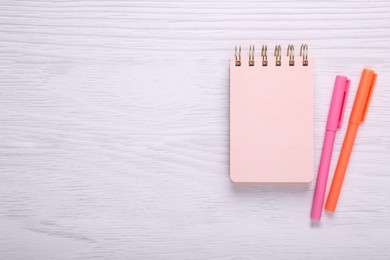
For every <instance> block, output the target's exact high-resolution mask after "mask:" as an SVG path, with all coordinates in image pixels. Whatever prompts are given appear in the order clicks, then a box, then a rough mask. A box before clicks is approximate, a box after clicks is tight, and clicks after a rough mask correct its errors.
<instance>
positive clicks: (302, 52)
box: [299, 44, 309, 66]
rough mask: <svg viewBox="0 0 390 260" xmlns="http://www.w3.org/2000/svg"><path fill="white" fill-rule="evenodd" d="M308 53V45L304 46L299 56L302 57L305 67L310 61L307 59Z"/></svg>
mask: <svg viewBox="0 0 390 260" xmlns="http://www.w3.org/2000/svg"><path fill="white" fill-rule="evenodd" d="M308 52H309V48H308V47H307V44H302V45H301V51H300V54H299V56H302V65H303V66H308V65H309V61H308V59H307V56H308Z"/></svg>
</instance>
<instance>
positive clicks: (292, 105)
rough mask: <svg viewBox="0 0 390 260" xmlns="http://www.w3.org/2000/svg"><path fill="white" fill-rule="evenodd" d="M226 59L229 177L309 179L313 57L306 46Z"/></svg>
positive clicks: (252, 49) (285, 180)
mask: <svg viewBox="0 0 390 260" xmlns="http://www.w3.org/2000/svg"><path fill="white" fill-rule="evenodd" d="M273 54H274V55H272V56H270V57H269V56H268V55H267V46H266V45H263V46H262V49H261V55H258V56H257V55H255V46H250V48H249V55H248V56H246V55H245V56H241V47H239V48H237V47H236V49H235V56H234V57H233V58H232V59H231V60H230V179H231V180H232V181H233V182H236V183H308V182H310V181H311V180H312V179H313V170H314V169H313V87H314V67H313V65H314V64H313V59H312V58H311V57H309V56H308V47H307V45H306V44H304V45H301V48H300V52H299V54H300V55H296V56H294V46H293V45H288V47H287V48H286V52H285V54H287V55H283V53H282V48H281V46H280V45H276V46H275V50H274V52H273Z"/></svg>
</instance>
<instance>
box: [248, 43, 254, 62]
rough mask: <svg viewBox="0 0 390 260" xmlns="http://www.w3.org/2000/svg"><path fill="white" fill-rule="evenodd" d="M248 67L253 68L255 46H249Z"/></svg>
mask: <svg viewBox="0 0 390 260" xmlns="http://www.w3.org/2000/svg"><path fill="white" fill-rule="evenodd" d="M248 63H249V66H255V45H249V62H248Z"/></svg>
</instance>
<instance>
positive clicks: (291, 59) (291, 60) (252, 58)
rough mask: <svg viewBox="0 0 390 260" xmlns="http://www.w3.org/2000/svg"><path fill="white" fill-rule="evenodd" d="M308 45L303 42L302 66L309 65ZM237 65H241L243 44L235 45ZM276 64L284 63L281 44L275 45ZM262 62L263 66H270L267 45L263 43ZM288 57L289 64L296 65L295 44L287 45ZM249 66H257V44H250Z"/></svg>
mask: <svg viewBox="0 0 390 260" xmlns="http://www.w3.org/2000/svg"><path fill="white" fill-rule="evenodd" d="M308 49H309V48H308V46H307V44H302V45H301V49H300V53H299V55H300V56H301V57H302V66H308V65H309V61H308ZM234 56H235V65H236V66H241V45H239V46H238V47H237V46H235V55H234ZM274 56H275V65H276V66H281V65H282V48H281V46H280V45H279V44H277V45H275V52H274ZM261 57H262V60H261V64H262V66H268V56H267V45H266V44H263V45H262V47H261ZM287 57H288V64H289V66H295V57H294V45H293V44H289V45H288V47H287ZM248 65H249V66H255V45H249V59H248Z"/></svg>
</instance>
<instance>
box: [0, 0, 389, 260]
mask: <svg viewBox="0 0 390 260" xmlns="http://www.w3.org/2000/svg"><path fill="white" fill-rule="evenodd" d="M263 43H266V44H268V45H269V46H274V44H276V43H279V44H282V46H283V47H284V51H285V48H286V46H287V44H289V43H293V44H295V46H299V45H300V44H301V43H307V44H308V45H309V54H310V55H312V56H313V57H315V58H316V65H315V72H316V75H315V80H316V85H315V162H316V164H315V165H314V168H313V171H316V169H317V167H318V161H319V156H320V150H321V147H322V138H323V134H324V128H325V120H326V116H327V112H328V105H329V102H330V95H331V91H332V87H333V81H334V77H335V75H336V74H345V75H347V76H349V77H350V78H351V80H352V85H351V91H350V96H349V98H348V104H347V109H346V117H345V118H344V127H343V129H342V131H341V132H340V133H339V134H338V135H337V140H336V144H335V151H336V152H335V153H334V154H333V155H334V156H333V161H332V165H331V171H330V177H331V176H332V175H333V171H334V168H335V164H336V162H337V158H338V154H339V150H340V146H341V143H342V139H343V137H344V133H345V130H346V127H345V126H346V123H347V120H348V118H349V113H350V111H351V107H352V103H353V99H354V95H355V93H356V89H357V84H358V81H359V77H360V73H361V70H362V68H363V67H364V66H370V67H372V68H373V69H375V70H376V71H377V72H378V74H379V77H378V81H377V85H376V88H375V90H374V94H373V97H372V102H371V106H370V108H369V111H368V115H367V119H366V122H365V123H364V125H362V127H361V129H360V131H359V133H358V137H357V140H356V145H355V147H354V151H353V154H352V157H351V163H350V166H349V168H348V172H347V177H346V179H345V182H344V187H343V190H342V195H341V199H340V201H339V205H338V209H337V212H336V214H334V215H333V216H329V215H325V216H324V217H323V221H322V222H321V225H320V226H312V225H311V223H310V221H309V211H310V205H311V199H312V195H313V188H314V182H313V183H312V184H311V185H310V186H308V187H271V186H269V187H236V186H234V185H233V184H232V183H231V182H230V180H229V178H228V169H229V166H228V165H229V163H228V162H229V158H228V152H229V148H228V145H229V138H228V132H229V128H228V122H229V119H228V107H229V103H228V94H229V92H228V88H229V84H228V82H229V73H228V59H229V57H230V56H232V55H233V51H234V46H235V45H237V44H241V45H242V46H243V47H244V50H243V55H244V54H245V55H246V53H247V49H248V46H249V44H256V47H257V50H259V46H260V45H261V44H263ZM389 66H390V2H389V1H387V0H382V1H336V0H334V1H329V0H323V1H285V2H282V1H277V2H276V1H262V2H261V1H198V2H196V1H179V0H173V1H141V0H139V1H108V0H103V1H73V0H67V1H51V0H50V1H49V0H40V1H27V0H23V1H17V0H15V1H9V0H2V1H1V2H0V258H1V259H85V258H89V259H235V260H238V259H241V260H243V259H253V260H255V259H389V257H390V218H389V215H390V129H389V128H390V121H389V120H390V117H389V112H390V74H389ZM330 181H331V178H330V180H329V182H330Z"/></svg>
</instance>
